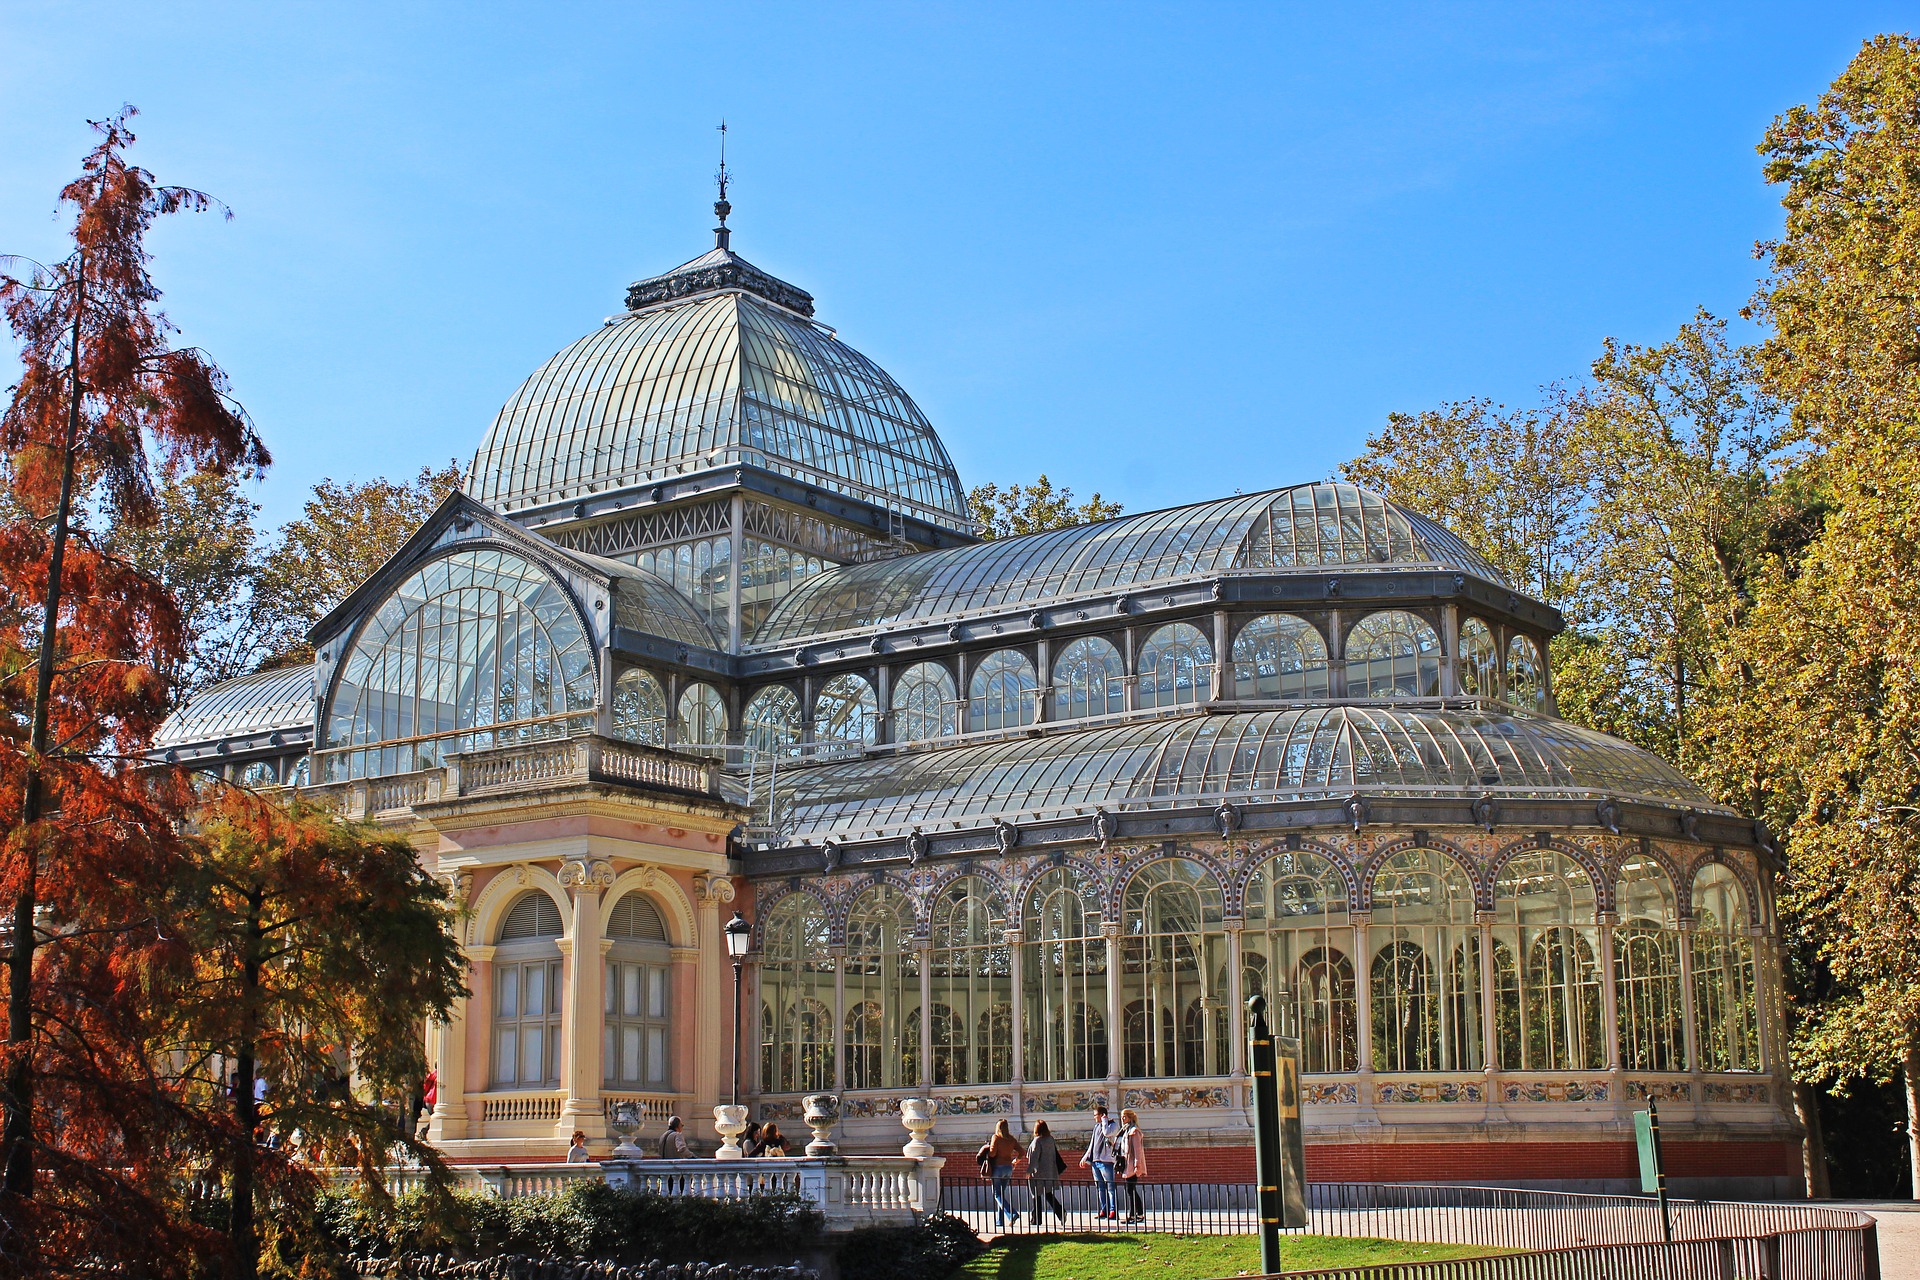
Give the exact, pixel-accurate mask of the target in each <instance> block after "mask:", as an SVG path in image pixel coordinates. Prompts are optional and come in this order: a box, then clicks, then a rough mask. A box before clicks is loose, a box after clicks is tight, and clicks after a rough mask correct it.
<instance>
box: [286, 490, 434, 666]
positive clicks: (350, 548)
mask: <svg viewBox="0 0 1920 1280" xmlns="http://www.w3.org/2000/svg"><path fill="white" fill-rule="evenodd" d="M460 480H461V474H460V466H459V464H458V463H456V462H449V463H448V464H447V465H446V466H445V467H444V468H441V469H439V470H435V469H434V468H432V467H422V468H421V469H420V474H419V475H417V476H415V477H414V478H413V479H412V480H388V479H385V478H381V479H375V480H367V481H363V482H360V483H357V484H356V483H348V484H342V483H340V482H338V481H335V480H331V479H327V480H322V481H321V482H320V483H319V484H317V485H315V486H314V490H313V496H312V497H310V498H308V499H307V502H306V506H305V508H304V509H303V510H302V512H301V514H300V517H299V519H297V520H294V521H293V522H292V523H290V524H288V525H287V526H286V527H285V528H283V529H282V530H281V531H280V538H279V541H278V542H277V544H276V545H275V546H274V547H273V549H272V550H271V551H269V552H268V553H267V556H266V561H265V564H264V565H263V566H262V568H261V571H260V574H259V579H258V586H257V588H256V591H255V595H256V598H257V599H258V600H259V601H260V609H261V621H260V623H259V625H260V627H261V629H262V630H263V632H264V633H265V635H266V642H265V643H266V648H267V651H268V653H269V654H270V655H271V656H270V657H269V659H268V662H269V663H270V664H271V665H284V664H289V663H298V662H306V661H310V660H311V659H312V657H313V651H312V649H311V647H310V646H309V645H308V644H307V632H308V631H309V630H310V629H311V628H312V627H313V624H314V623H316V622H318V621H320V619H321V618H323V617H325V616H326V614H327V611H328V610H330V609H332V608H333V607H334V606H335V605H336V604H339V603H340V601H342V600H344V599H346V598H347V596H348V594H349V593H351V592H352V591H353V589H354V588H355V587H358V586H359V585H360V584H361V583H362V582H365V581H366V580H367V579H368V578H370V577H372V576H373V573H374V571H375V570H377V569H378V568H380V566H381V565H383V564H385V563H386V562H387V561H388V560H389V559H390V558H391V557H392V556H393V553H394V552H396V551H398V550H399V549H400V544H401V543H403V542H405V541H406V540H407V537H408V535H410V534H411V533H412V532H413V531H414V530H415V529H417V528H419V527H420V525H421V522H422V521H424V520H425V519H426V518H427V517H428V516H429V515H431V514H432V513H433V509H434V508H435V507H437V506H439V505H440V503H441V501H442V500H443V499H444V498H445V497H446V496H447V495H448V494H449V493H451V492H453V491H454V490H455V489H457V488H459V487H460Z"/></svg>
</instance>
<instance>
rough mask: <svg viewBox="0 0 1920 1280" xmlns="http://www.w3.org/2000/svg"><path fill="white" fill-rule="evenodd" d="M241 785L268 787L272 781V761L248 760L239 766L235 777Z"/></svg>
mask: <svg viewBox="0 0 1920 1280" xmlns="http://www.w3.org/2000/svg"><path fill="white" fill-rule="evenodd" d="M235 781H237V782H239V784H240V785H241V786H243V787H270V786H272V785H273V783H274V777H273V761H271V760H249V761H247V762H246V763H245V764H243V765H241V766H240V776H239V777H238V778H237V779H235Z"/></svg>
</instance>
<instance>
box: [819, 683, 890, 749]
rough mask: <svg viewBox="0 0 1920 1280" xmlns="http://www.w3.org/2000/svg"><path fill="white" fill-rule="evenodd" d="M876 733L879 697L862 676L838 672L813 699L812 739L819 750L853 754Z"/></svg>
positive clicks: (878, 728)
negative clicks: (818, 745)
mask: <svg viewBox="0 0 1920 1280" xmlns="http://www.w3.org/2000/svg"><path fill="white" fill-rule="evenodd" d="M879 736H880V699H879V698H878V697H876V696H875V695H874V692H873V686H872V685H870V684H868V683H867V682H866V680H865V679H864V678H863V677H860V676H856V675H838V676H835V677H834V678H833V679H831V680H829V681H827V682H826V683H825V684H824V685H822V686H820V692H819V694H818V695H816V696H815V697H814V700H813V740H814V741H815V742H816V743H818V744H820V746H821V748H822V749H823V754H845V753H849V752H851V753H855V754H857V753H858V752H859V751H860V749H861V748H862V747H870V746H872V745H873V744H874V743H875V742H876V741H878V740H879Z"/></svg>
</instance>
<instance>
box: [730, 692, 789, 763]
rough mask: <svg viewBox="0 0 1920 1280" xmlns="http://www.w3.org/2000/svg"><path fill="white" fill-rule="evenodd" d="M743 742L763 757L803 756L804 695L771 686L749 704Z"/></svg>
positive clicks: (755, 695)
mask: <svg viewBox="0 0 1920 1280" xmlns="http://www.w3.org/2000/svg"><path fill="white" fill-rule="evenodd" d="M743 719H744V721H745V730H746V731H745V733H744V734H743V735H742V741H743V742H744V743H745V744H746V747H747V749H748V750H749V751H752V752H755V753H757V754H759V755H762V756H773V755H783V756H791V755H798V754H799V753H800V695H799V694H797V693H795V692H794V691H793V690H791V689H789V688H787V686H785V685H783V684H776V685H769V686H767V687H766V688H764V689H762V690H761V691H760V692H759V693H756V694H754V695H753V700H752V701H751V702H749V703H747V711H746V715H745V717H743Z"/></svg>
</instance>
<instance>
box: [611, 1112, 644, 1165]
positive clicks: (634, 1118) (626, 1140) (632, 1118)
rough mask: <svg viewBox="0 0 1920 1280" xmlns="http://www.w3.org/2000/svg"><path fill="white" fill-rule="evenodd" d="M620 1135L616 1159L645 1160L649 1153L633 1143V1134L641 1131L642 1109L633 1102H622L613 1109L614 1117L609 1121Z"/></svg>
mask: <svg viewBox="0 0 1920 1280" xmlns="http://www.w3.org/2000/svg"><path fill="white" fill-rule="evenodd" d="M607 1127H608V1128H609V1129H612V1130H613V1132H614V1134H615V1135H616V1136H618V1137H619V1139H620V1145H619V1146H617V1147H615V1148H614V1149H613V1158H614V1159H615V1160H644V1159H646V1158H647V1153H646V1152H644V1151H642V1150H641V1149H640V1148H639V1147H636V1146H635V1145H634V1144H633V1135H634V1134H636V1133H638V1132H640V1109H639V1108H638V1107H636V1106H634V1105H633V1104H632V1103H631V1102H622V1103H621V1104H619V1105H618V1106H616V1107H615V1108H614V1109H613V1119H612V1120H610V1121H608V1122H607Z"/></svg>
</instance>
